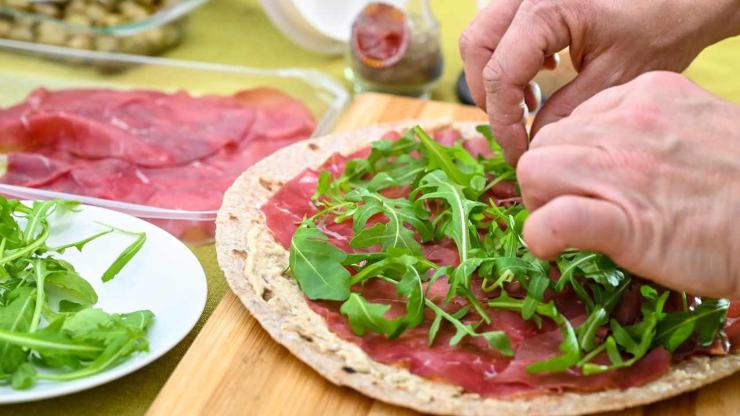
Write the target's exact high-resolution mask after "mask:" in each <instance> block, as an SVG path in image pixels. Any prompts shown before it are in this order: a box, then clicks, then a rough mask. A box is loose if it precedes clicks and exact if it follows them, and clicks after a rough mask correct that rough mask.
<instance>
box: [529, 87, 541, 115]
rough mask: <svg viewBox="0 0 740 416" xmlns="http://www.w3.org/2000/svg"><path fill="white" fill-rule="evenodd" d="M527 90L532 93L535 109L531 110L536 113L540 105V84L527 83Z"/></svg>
mask: <svg viewBox="0 0 740 416" xmlns="http://www.w3.org/2000/svg"><path fill="white" fill-rule="evenodd" d="M529 89H530V90H531V91H532V95H533V96H534V100H535V107H534V108H533V109H532V112H533V113H536V112H537V110H539V109H540V106H541V105H542V89H541V88H540V84H538V83H537V82H535V81H529Z"/></svg>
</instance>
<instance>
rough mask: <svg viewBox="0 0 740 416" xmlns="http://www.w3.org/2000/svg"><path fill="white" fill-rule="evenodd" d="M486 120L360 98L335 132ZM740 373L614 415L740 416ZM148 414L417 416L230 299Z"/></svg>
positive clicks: (469, 112) (444, 107)
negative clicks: (317, 365)
mask: <svg viewBox="0 0 740 416" xmlns="http://www.w3.org/2000/svg"><path fill="white" fill-rule="evenodd" d="M440 117H449V118H450V119H454V120H485V119H486V117H485V115H484V114H483V113H482V112H481V111H480V110H478V109H476V108H473V107H467V106H461V105H455V104H446V103H439V102H434V101H422V100H414V99H409V98H400V97H395V96H389V95H381V94H365V95H362V96H359V97H357V99H356V100H355V101H354V103H353V104H352V106H351V107H350V108H349V109H348V110H347V112H346V113H345V114H344V116H343V118H342V119H341V120H340V121H339V123H338V125H337V126H336V128H335V130H336V131H348V130H353V129H357V128H360V127H365V126H368V125H371V124H375V123H382V122H392V121H398V120H404V119H409V118H419V119H436V118H440ZM739 391H740V373H738V374H735V376H733V377H730V378H728V379H725V380H722V381H720V382H718V383H715V384H713V385H711V386H707V387H706V388H704V389H702V390H700V391H699V392H695V393H689V394H685V395H683V396H680V397H677V398H674V399H670V400H666V401H663V402H660V403H657V404H654V405H651V406H646V407H643V408H636V409H631V410H628V411H623V412H616V413H613V415H620V416H626V415H630V416H638V415H643V414H645V415H666V416H668V415H670V416H694V415H730V414H738V412H740V410H738V409H740V395H738V392H739ZM148 414H149V415H152V416H153V415H236V414H239V415H242V414H248V415H263V414H264V415H268V414H269V415H334V414H337V415H343V416H366V415H374V416H379V415H414V414H415V412H412V411H409V410H406V409H402V408H399V407H395V406H392V405H388V404H385V403H383V402H380V401H376V400H372V399H369V398H367V397H365V396H363V395H361V394H359V393H357V392H355V391H353V390H351V389H348V388H344V387H337V386H335V385H333V384H331V383H330V382H328V381H326V380H325V379H324V378H322V377H321V376H319V375H318V374H317V373H316V372H315V371H313V369H311V368H310V367H308V366H307V365H305V364H303V362H301V361H300V360H298V359H297V358H295V357H293V356H292V355H291V354H290V353H289V352H288V350H286V349H285V348H284V347H282V346H281V345H279V344H278V343H276V342H274V341H273V340H272V338H270V336H269V335H268V334H267V332H265V331H264V330H263V329H262V327H260V325H259V323H258V322H257V321H256V320H255V319H254V318H252V317H251V316H250V314H249V312H248V311H247V309H246V308H245V307H244V306H243V305H242V304H241V302H240V301H239V299H238V298H237V297H236V296H235V295H234V294H233V293H231V292H228V293H227V294H226V295H225V296H224V298H223V299H222V300H221V302H220V303H219V305H218V306H217V308H216V310H215V311H214V312H213V314H212V315H211V317H210V318H209V320H208V322H207V323H206V324H205V326H204V327H203V329H202V330H201V332H200V333H199V334H198V336H197V338H196V339H195V341H194V342H193V344H192V345H191V347H190V349H189V350H188V352H187V353H186V354H185V356H184V357H183V359H182V361H181V362H180V364H179V365H178V366H177V368H176V369H175V371H174V372H173V373H172V375H171V376H170V378H169V380H168V381H167V383H166V384H165V385H164V387H163V388H162V390H161V391H160V393H159V395H158V396H157V398H156V400H155V401H154V403H153V404H152V406H151V408H150V409H149V412H148Z"/></svg>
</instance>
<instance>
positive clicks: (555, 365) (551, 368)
mask: <svg viewBox="0 0 740 416" xmlns="http://www.w3.org/2000/svg"><path fill="white" fill-rule="evenodd" d="M560 329H561V331H562V333H563V342H562V343H561V344H560V347H559V349H560V352H561V353H562V354H560V355H556V356H554V357H551V358H548V359H547V360H543V361H537V362H535V363H533V364H530V365H528V366H527V372H529V373H546V372H548V373H554V372H562V371H565V370H567V369H569V368H570V367H572V366H574V365H575V364H577V363H578V361H579V360H580V359H581V350H580V348H579V346H578V338H577V337H576V332H575V331H574V330H573V326H572V325H571V324H570V322H569V321H568V320H567V319H565V318H562V325H561V327H560Z"/></svg>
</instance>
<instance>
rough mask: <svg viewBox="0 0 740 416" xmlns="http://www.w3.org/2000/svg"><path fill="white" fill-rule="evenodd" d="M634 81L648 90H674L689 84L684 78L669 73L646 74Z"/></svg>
mask: <svg viewBox="0 0 740 416" xmlns="http://www.w3.org/2000/svg"><path fill="white" fill-rule="evenodd" d="M635 81H636V82H637V83H638V84H640V85H642V86H645V87H647V88H650V89H662V88H667V89H674V88H681V87H684V86H686V85H687V84H690V81H689V80H688V79H687V78H686V77H684V76H683V75H681V74H679V73H676V72H671V71H652V72H646V73H644V74H642V75H640V76H638V77H637V78H635Z"/></svg>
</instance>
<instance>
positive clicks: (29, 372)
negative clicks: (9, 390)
mask: <svg viewBox="0 0 740 416" xmlns="http://www.w3.org/2000/svg"><path fill="white" fill-rule="evenodd" d="M35 381H36V368H35V367H34V366H32V365H31V364H29V363H23V364H21V365H19V366H18V368H17V369H16V370H15V371H14V372H13V376H12V377H11V381H10V385H11V386H12V387H13V388H14V389H16V390H26V389H28V388H30V387H31V386H33V383H34V382H35Z"/></svg>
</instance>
